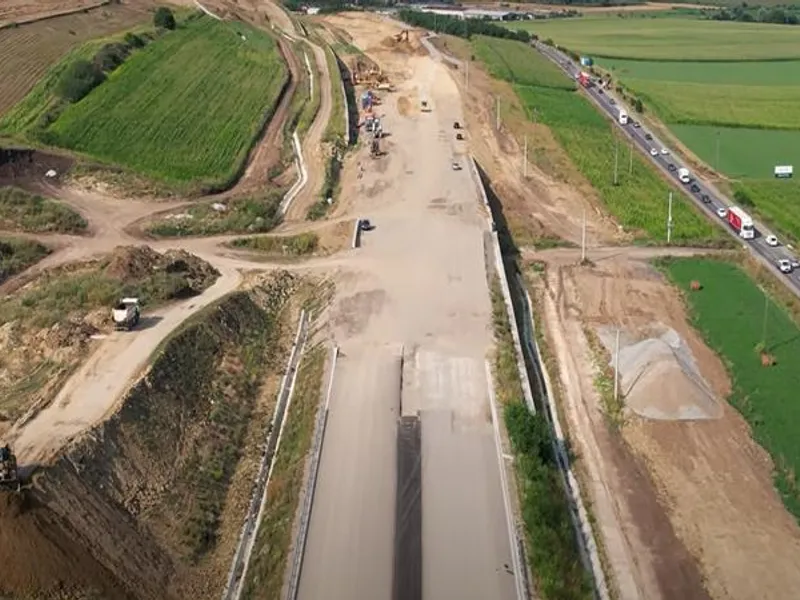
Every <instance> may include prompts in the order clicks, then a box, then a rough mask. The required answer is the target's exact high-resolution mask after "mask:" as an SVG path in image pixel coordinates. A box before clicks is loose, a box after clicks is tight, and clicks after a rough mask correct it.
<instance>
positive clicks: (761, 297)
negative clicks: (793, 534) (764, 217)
mask: <svg viewBox="0 0 800 600" xmlns="http://www.w3.org/2000/svg"><path fill="white" fill-rule="evenodd" d="M660 266H661V268H662V269H663V270H664V271H665V272H666V273H667V274H668V276H669V277H670V279H672V281H673V282H675V283H676V284H677V285H678V286H679V287H680V288H681V289H682V290H683V291H684V293H685V296H686V300H687V303H688V305H689V307H690V313H691V316H692V320H693V323H694V326H695V327H696V328H697V329H698V330H699V331H700V332H701V333H702V335H703V336H704V338H705V340H706V342H707V343H708V345H709V346H710V347H711V348H713V349H714V350H715V351H716V352H718V353H719V355H720V356H721V357H722V359H723V361H724V362H725V363H726V365H727V366H728V371H729V373H730V376H731V381H732V382H733V391H732V393H731V396H730V401H731V403H732V404H733V405H734V406H735V407H736V408H737V409H738V410H739V411H740V412H741V413H742V415H743V416H744V417H745V418H746V419H747V421H748V422H749V423H750V426H751V427H752V429H753V435H754V438H755V439H756V441H758V443H759V444H760V445H761V446H763V447H764V448H765V449H766V450H767V451H768V452H769V453H770V454H771V455H772V458H773V460H774V461H775V469H776V470H775V485H776V487H777V489H778V491H779V493H780V495H781V497H782V499H783V501H784V503H785V504H786V507H787V508H788V509H789V510H790V511H791V512H792V513H793V514H794V516H795V517H796V518H798V519H800V488H798V485H797V479H796V474H797V472H798V471H800V436H798V423H800V405H798V403H797V390H798V388H800V372H798V370H797V365H798V364H799V363H800V327H798V325H797V323H796V322H795V321H794V320H793V319H792V317H791V316H790V315H789V314H788V312H787V311H786V309H785V308H784V307H783V306H780V305H779V304H778V303H776V302H775V300H774V299H773V298H772V297H771V296H767V295H765V293H764V292H763V291H762V289H759V287H758V286H757V285H756V284H755V283H754V282H753V281H752V279H750V278H749V277H748V275H747V274H746V273H745V272H744V271H742V270H741V269H740V268H739V267H738V266H736V265H735V264H732V263H729V262H723V261H716V260H711V259H672V260H664V261H661V262H660ZM693 280H697V281H699V282H700V283H701V284H702V290H700V291H692V290H691V289H690V286H691V282H692V281H693ZM765 315H766V316H765ZM762 351H763V352H765V353H767V354H768V355H770V356H771V357H773V358H774V360H775V364H774V365H772V366H763V365H762V360H761V352H762Z"/></svg>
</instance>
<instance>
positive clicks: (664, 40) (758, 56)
mask: <svg viewBox="0 0 800 600" xmlns="http://www.w3.org/2000/svg"><path fill="white" fill-rule="evenodd" d="M509 27H511V28H514V29H520V28H521V29H526V30H528V31H530V32H532V33H535V34H536V35H538V36H539V38H541V39H547V38H551V39H553V40H555V41H556V43H558V44H560V45H562V46H565V47H567V48H569V49H570V50H572V51H574V52H579V53H587V54H590V55H592V56H595V57H612V58H638V59H651V60H668V61H669V60H671V61H683V60H695V61H698V60H715V61H719V60H730V61H742V60H774V59H789V58H794V59H797V58H800V27H787V26H785V25H763V24H759V23H734V22H721V21H701V20H691V19H684V18H677V19H669V18H663V19H630V18H627V19H621V18H618V17H609V16H604V17H600V16H584V17H581V18H580V19H547V20H541V21H527V22H519V23H513V24H509Z"/></svg>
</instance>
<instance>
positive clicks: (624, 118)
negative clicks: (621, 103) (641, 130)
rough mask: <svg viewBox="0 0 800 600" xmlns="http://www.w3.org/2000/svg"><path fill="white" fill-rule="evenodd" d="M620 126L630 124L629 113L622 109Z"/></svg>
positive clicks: (620, 110)
mask: <svg viewBox="0 0 800 600" xmlns="http://www.w3.org/2000/svg"><path fill="white" fill-rule="evenodd" d="M619 124H620V125H627V124H628V113H627V112H626V111H625V110H623V109H622V108H620V109H619Z"/></svg>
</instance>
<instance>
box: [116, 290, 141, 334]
mask: <svg viewBox="0 0 800 600" xmlns="http://www.w3.org/2000/svg"><path fill="white" fill-rule="evenodd" d="M111 318H112V320H113V321H114V328H115V329H117V330H122V329H124V330H127V331H130V330H131V329H133V328H134V327H136V325H137V323H139V299H138V298H123V299H122V300H120V301H119V303H118V304H117V305H116V306H115V307H114V309H113V310H112V311H111Z"/></svg>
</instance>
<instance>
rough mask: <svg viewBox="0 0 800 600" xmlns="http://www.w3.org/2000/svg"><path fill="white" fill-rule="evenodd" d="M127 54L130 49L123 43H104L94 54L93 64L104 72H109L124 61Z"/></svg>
mask: <svg viewBox="0 0 800 600" xmlns="http://www.w3.org/2000/svg"><path fill="white" fill-rule="evenodd" d="M128 54H130V49H129V48H128V46H126V45H125V44H106V45H105V46H103V47H102V48H100V50H99V51H98V53H97V54H95V55H94V61H93V62H94V66H95V67H96V68H97V69H99V70H101V71H103V72H104V73H110V72H111V71H113V70H114V69H116V68H117V67H118V66H120V65H121V64H122V63H124V62H125V59H126V58H128Z"/></svg>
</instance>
